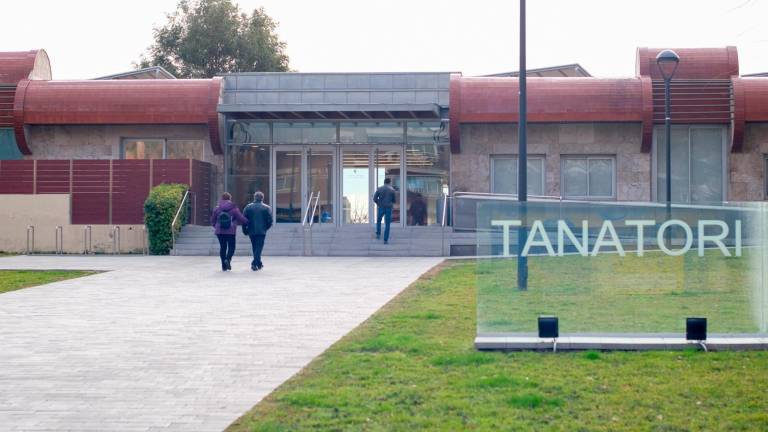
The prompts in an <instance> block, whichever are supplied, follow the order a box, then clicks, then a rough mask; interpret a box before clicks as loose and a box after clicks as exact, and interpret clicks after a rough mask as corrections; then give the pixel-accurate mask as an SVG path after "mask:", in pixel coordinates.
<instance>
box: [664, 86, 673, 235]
mask: <svg viewBox="0 0 768 432" xmlns="http://www.w3.org/2000/svg"><path fill="white" fill-rule="evenodd" d="M671 81H672V77H671V76H670V77H664V129H665V131H664V133H665V134H666V140H667V141H666V142H667V148H666V159H667V162H666V163H667V166H666V171H667V172H666V176H667V184H666V186H667V220H670V219H672V125H671V113H670V111H671V99H672V96H671V95H670V89H669V88H670V84H671ZM670 231H671V230H669V229H667V233H669V232H670ZM667 240H668V241H669V243H670V244H669V246H670V247H671V246H672V235H671V234H668V235H667Z"/></svg>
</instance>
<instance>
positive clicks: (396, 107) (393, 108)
mask: <svg viewBox="0 0 768 432" xmlns="http://www.w3.org/2000/svg"><path fill="white" fill-rule="evenodd" d="M218 111H219V112H220V113H222V114H227V116H228V117H230V118H235V119H257V120H341V121H344V120H363V121H365V120H412V119H416V120H429V119H439V118H440V106H439V105H438V104H431V103H427V104H254V105H247V104H221V105H219V107H218Z"/></svg>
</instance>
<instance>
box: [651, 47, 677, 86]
mask: <svg viewBox="0 0 768 432" xmlns="http://www.w3.org/2000/svg"><path fill="white" fill-rule="evenodd" d="M656 64H657V65H658V66H659V71H660V72H661V76H662V77H664V79H665V80H666V79H672V76H673V75H675V71H676V70H677V66H678V65H679V64H680V56H679V55H677V53H676V52H674V51H672V50H669V49H667V50H663V51H662V52H660V53H659V54H658V55H657V56H656Z"/></svg>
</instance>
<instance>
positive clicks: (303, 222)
mask: <svg viewBox="0 0 768 432" xmlns="http://www.w3.org/2000/svg"><path fill="white" fill-rule="evenodd" d="M314 197H315V192H314V191H312V192H310V193H309V199H308V200H307V209H306V210H305V211H304V217H303V218H302V219H301V226H305V225H306V224H307V223H308V222H307V217H308V216H309V208H310V207H312V199H313V198H314Z"/></svg>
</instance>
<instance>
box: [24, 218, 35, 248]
mask: <svg viewBox="0 0 768 432" xmlns="http://www.w3.org/2000/svg"><path fill="white" fill-rule="evenodd" d="M30 233H31V236H30ZM30 239H31V242H30ZM30 244H31V245H32V246H31V247H30ZM24 253H25V255H32V254H33V253H35V226H34V225H27V250H26V251H24Z"/></svg>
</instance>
